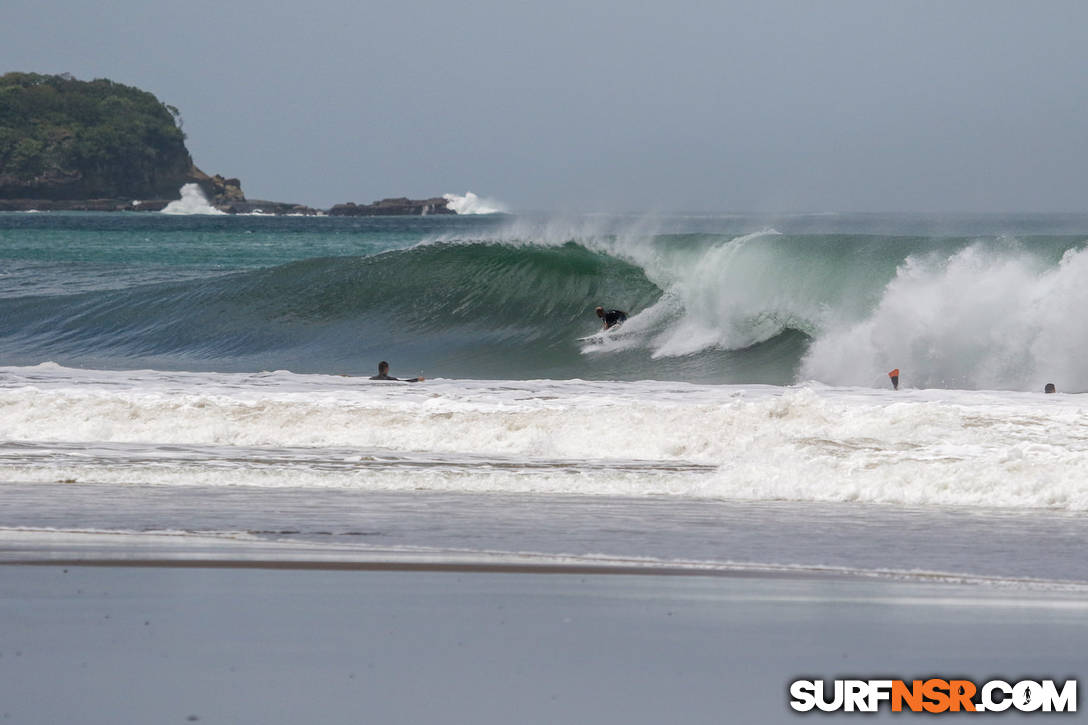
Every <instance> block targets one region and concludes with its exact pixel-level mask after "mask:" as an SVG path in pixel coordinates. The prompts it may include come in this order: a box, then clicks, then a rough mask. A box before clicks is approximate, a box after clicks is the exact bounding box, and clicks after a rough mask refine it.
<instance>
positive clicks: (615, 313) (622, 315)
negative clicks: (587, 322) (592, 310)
mask: <svg viewBox="0 0 1088 725" xmlns="http://www.w3.org/2000/svg"><path fill="white" fill-rule="evenodd" d="M597 317H600V318H601V319H602V320H604V329H606V330H608V329H611V328H613V327H619V326H620V325H622V324H623V321H624V320H626V319H627V313H626V312H624V311H623V310H609V311H608V312H605V311H604V308H603V307H598V308H597Z"/></svg>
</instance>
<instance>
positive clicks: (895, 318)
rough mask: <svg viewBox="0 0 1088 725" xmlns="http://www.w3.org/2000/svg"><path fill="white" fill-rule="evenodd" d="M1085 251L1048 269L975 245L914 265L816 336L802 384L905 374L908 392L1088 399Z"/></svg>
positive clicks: (1013, 253)
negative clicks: (855, 315)
mask: <svg viewBox="0 0 1088 725" xmlns="http://www.w3.org/2000/svg"><path fill="white" fill-rule="evenodd" d="M1085 279H1088V251H1085V250H1083V249H1081V250H1075V249H1070V250H1068V251H1067V252H1066V253H1065V255H1064V256H1063V258H1062V260H1061V263H1060V264H1059V265H1057V266H1046V265H1044V264H1043V263H1042V262H1041V261H1040V260H1039V259H1037V258H1036V257H1033V256H1032V255H1030V254H1028V253H1027V252H1025V251H1023V250H1018V249H1012V250H1000V249H992V248H986V247H983V246H982V245H979V244H976V245H972V246H970V247H967V248H965V249H963V250H961V251H959V252H957V253H956V254H954V255H953V256H951V257H950V258H947V259H944V258H940V257H929V258H914V257H911V258H908V259H907V260H906V262H904V263H903V264H902V265H901V266H900V267H899V269H898V271H897V273H896V276H895V278H894V279H893V280H892V281H891V282H889V283H888V285H887V287H886V288H885V289H884V291H883V294H882V297H881V299H880V302H879V304H878V305H877V306H876V307H875V309H873V310H872V311H871V312H870V313H868V314H867V315H865V316H864V317H863V318H862V319H860V320H843V321H840V322H838V323H837V324H834V325H832V326H830V327H829V329H828V330H826V331H825V332H823V333H822V334H820V335H819V336H818V337H817V339H816V341H815V343H814V344H813V346H812V348H811V350H810V351H809V354H808V356H807V357H806V359H805V361H804V365H803V369H802V374H803V375H805V376H806V377H809V378H816V379H819V380H823V381H825V382H828V383H832V384H842V383H845V382H850V383H857V382H870V381H876V380H880V379H881V378H882V377H883V373H884V372H886V371H887V370H889V369H891V368H895V367H898V368H901V369H902V372H903V382H904V384H906V385H918V386H940V387H967V388H1014V389H1021V390H1024V389H1027V390H1042V389H1043V385H1044V383H1046V382H1054V383H1056V384H1057V387H1058V389H1059V390H1085V389H1088V372H1086V367H1085V365H1084V357H1085V352H1086V351H1088V329H1086V328H1085V327H1084V326H1083V325H1079V324H1076V323H1075V319H1076V316H1077V315H1076V313H1075V311H1076V310H1082V309H1085V306H1086V305H1088V285H1085V284H1084V280H1085Z"/></svg>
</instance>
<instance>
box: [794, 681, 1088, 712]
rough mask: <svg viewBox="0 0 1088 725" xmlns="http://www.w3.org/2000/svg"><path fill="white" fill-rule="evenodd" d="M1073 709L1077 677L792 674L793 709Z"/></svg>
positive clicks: (800, 710) (904, 710)
mask: <svg viewBox="0 0 1088 725" xmlns="http://www.w3.org/2000/svg"><path fill="white" fill-rule="evenodd" d="M882 706H886V707H890V709H891V711H892V712H926V713H944V712H1005V711H1006V710H1010V709H1012V710H1019V711H1020V712H1076V711H1077V681H1076V680H1066V681H1065V682H1064V683H1063V684H1062V685H1061V686H1060V687H1059V686H1058V685H1057V684H1056V683H1055V681H1054V680H1021V681H1019V682H1014V683H1010V682H1006V681H1004V680H990V681H989V682H984V683H982V684H976V683H974V682H971V681H970V680H943V679H939V678H930V679H928V680H911V681H909V682H908V681H905V680H833V681H829V682H825V681H824V680H795V681H793V682H792V683H790V707H792V708H793V709H794V710H796V711H798V712H812V711H822V712H877V710H879V709H880V708H881V707H882Z"/></svg>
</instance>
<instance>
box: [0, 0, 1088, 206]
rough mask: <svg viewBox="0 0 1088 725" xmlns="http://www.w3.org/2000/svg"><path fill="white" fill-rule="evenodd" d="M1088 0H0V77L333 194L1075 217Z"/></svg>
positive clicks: (1085, 173)
mask: <svg viewBox="0 0 1088 725" xmlns="http://www.w3.org/2000/svg"><path fill="white" fill-rule="evenodd" d="M1085 28H1088V3H1084V2H1001V1H998V0H972V1H967V0H964V1H956V0H947V1H938V0H933V1H931V2H873V1H872V0H865V1H858V2H821V1H819V0H796V1H795V2H779V1H773V0H772V1H766V0H764V1H761V2H743V3H738V2H726V1H724V0H723V1H720V2H698V1H696V0H670V2H668V3H665V2H658V3H647V2H640V1H639V0H615V1H613V0H579V1H577V2H575V1H571V0H551V1H550V2H517V1H516V0H498V1H495V2H490V1H488V2H474V1H473V0H462V2H441V3H439V2H414V1H412V0H389V1H386V2H370V1H366V0H364V1H362V2H360V1H359V0H309V1H308V2H306V3H286V2H257V1H256V0H231V1H230V2H222V1H221V0H220V1H218V2H208V1H207V0H178V1H175V2H161V1H160V0H105V1H101V0H98V1H92V2H85V1H82V0H81V1H77V0H67V1H66V2H56V1H53V0H3V3H2V5H0V71H8V70H24V71H37V72H44V73H60V72H70V73H72V74H73V75H75V76H76V77H77V78H81V79H91V78H98V77H106V78H110V79H112V80H115V81H118V82H121V83H126V84H129V85H135V86H139V87H141V88H144V89H146V90H149V91H151V92H153V93H155V94H156V95H157V96H158V97H159V98H160V99H161V100H163V101H165V102H166V103H170V104H173V105H175V106H177V107H178V108H180V109H181V112H182V116H183V118H184V122H185V131H186V133H187V134H188V146H189V150H190V151H191V152H192V154H193V157H194V159H195V161H196V163H197V164H198V165H199V166H200V167H201V168H203V169H204V170H205V171H207V172H208V173H222V174H224V175H226V176H238V177H240V178H241V180H242V183H243V188H244V190H245V191H246V194H247V195H248V196H249V197H250V198H266V199H274V200H280V201H297V202H303V203H308V204H313V205H318V206H328V205H331V204H333V203H337V202H342V201H356V202H369V201H372V200H374V199H378V198H380V197H384V196H400V195H407V196H415V197H418V196H429V195H432V194H441V193H445V192H455V193H464V192H465V191H470V190H471V191H474V192H476V193H477V194H480V195H481V196H488V197H493V198H496V199H499V200H501V201H504V202H506V203H507V204H508V205H509V206H511V207H512V208H513V209H522V210H527V209H543V210H548V209H553V210H591V211H592V210H599V211H637V210H644V209H645V210H653V211H676V210H691V211H697V210H704V211H915V210H917V211H1083V210H1084V201H1085V199H1086V191H1088V110H1086V109H1088V40H1086V38H1088V35H1086V31H1085Z"/></svg>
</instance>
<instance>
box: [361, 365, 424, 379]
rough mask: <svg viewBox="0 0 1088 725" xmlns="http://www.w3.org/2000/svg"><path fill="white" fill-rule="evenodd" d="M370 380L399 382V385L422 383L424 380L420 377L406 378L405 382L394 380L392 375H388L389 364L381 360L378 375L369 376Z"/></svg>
mask: <svg viewBox="0 0 1088 725" xmlns="http://www.w3.org/2000/svg"><path fill="white" fill-rule="evenodd" d="M370 379H371V380H396V381H397V382H401V383H422V382H423V380H424V378H423V376H422V375H420V376H419V377H418V378H408V379H407V380H401V379H400V378H394V377H393V376H392V375H390V374H389V363H387V362H386V361H385V360H382V361H381V362H380V363H378V374H377V375H371V376H370Z"/></svg>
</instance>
